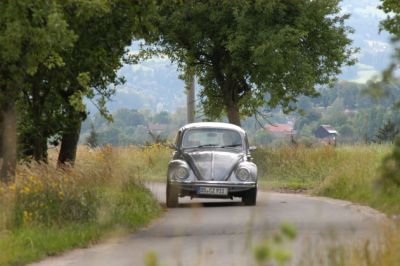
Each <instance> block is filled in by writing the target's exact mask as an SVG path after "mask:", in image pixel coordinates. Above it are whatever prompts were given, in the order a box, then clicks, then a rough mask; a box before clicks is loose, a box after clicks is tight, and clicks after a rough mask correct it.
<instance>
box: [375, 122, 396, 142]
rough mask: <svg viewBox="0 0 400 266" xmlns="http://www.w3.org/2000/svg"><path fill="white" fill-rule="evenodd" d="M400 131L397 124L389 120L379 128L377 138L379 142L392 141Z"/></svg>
mask: <svg viewBox="0 0 400 266" xmlns="http://www.w3.org/2000/svg"><path fill="white" fill-rule="evenodd" d="M399 133H400V131H399V129H398V128H397V127H396V125H395V124H394V123H393V122H392V121H391V120H389V121H387V122H386V123H385V124H384V125H383V126H382V127H381V128H379V129H378V133H377V134H376V138H377V139H378V142H379V143H382V142H383V143H384V142H392V143H393V141H394V139H395V138H396V136H397V135H398V134H399Z"/></svg>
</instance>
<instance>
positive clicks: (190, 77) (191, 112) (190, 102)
mask: <svg viewBox="0 0 400 266" xmlns="http://www.w3.org/2000/svg"><path fill="white" fill-rule="evenodd" d="M186 75H187V76H186V106H187V122H188V123H193V122H194V116H195V86H194V83H195V77H194V74H193V72H192V71H188V72H187V73H186Z"/></svg>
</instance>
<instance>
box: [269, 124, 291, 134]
mask: <svg viewBox="0 0 400 266" xmlns="http://www.w3.org/2000/svg"><path fill="white" fill-rule="evenodd" d="M264 128H265V130H266V131H268V132H269V133H272V134H274V135H280V136H290V135H292V134H293V125H291V124H268V125H265V126H264Z"/></svg>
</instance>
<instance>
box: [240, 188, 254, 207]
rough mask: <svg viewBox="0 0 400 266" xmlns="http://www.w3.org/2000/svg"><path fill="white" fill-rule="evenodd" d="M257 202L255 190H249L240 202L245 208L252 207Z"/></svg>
mask: <svg viewBox="0 0 400 266" xmlns="http://www.w3.org/2000/svg"><path fill="white" fill-rule="evenodd" d="M256 201H257V188H252V189H250V190H249V191H248V192H247V193H246V194H245V195H243V197H242V202H243V203H244V205H246V206H254V205H256Z"/></svg>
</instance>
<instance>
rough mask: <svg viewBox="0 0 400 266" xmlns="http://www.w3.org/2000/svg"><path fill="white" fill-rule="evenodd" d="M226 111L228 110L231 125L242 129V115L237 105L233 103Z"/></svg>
mask: <svg viewBox="0 0 400 266" xmlns="http://www.w3.org/2000/svg"><path fill="white" fill-rule="evenodd" d="M226 109H227V114H228V120H229V123H231V124H234V125H237V126H239V127H240V126H241V123H240V114H239V107H238V105H237V104H236V103H231V104H230V105H227V106H226Z"/></svg>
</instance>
